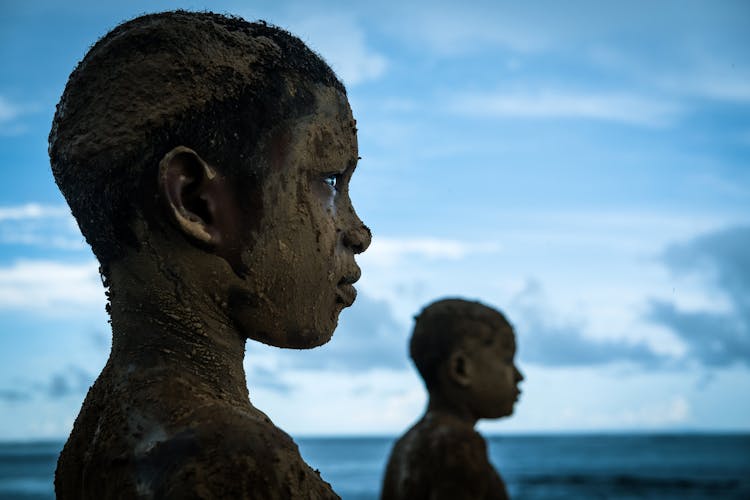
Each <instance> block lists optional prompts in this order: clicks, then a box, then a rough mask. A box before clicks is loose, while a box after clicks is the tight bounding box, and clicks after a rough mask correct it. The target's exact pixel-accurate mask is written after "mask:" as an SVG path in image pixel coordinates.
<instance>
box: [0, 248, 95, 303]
mask: <svg viewBox="0 0 750 500" xmlns="http://www.w3.org/2000/svg"><path fill="white" fill-rule="evenodd" d="M103 301H104V292H103V289H102V285H101V281H100V278H99V265H98V264H97V262H96V261H86V262H82V263H76V264H65V263H61V262H55V261H47V260H21V261H18V262H15V263H13V264H11V265H10V266H7V267H0V309H6V310H7V309H21V310H32V311H34V313H38V314H47V313H51V314H56V313H60V312H64V311H66V310H67V309H68V308H71V307H73V308H78V307H92V306H97V305H101V304H103Z"/></svg>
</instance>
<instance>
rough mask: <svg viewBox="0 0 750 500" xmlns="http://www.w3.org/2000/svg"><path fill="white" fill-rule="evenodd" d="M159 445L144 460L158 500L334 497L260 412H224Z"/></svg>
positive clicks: (292, 446) (325, 483) (281, 433)
mask: <svg viewBox="0 0 750 500" xmlns="http://www.w3.org/2000/svg"><path fill="white" fill-rule="evenodd" d="M223 410H224V413H223V415H220V416H219V415H214V417H213V419H203V420H202V422H203V423H202V424H201V425H200V426H198V427H195V428H189V429H185V430H183V431H181V432H179V433H177V434H174V435H172V436H171V437H170V438H169V439H167V440H165V441H163V442H161V443H158V445H156V446H154V448H153V450H151V451H150V453H149V454H148V457H147V458H146V459H145V460H142V461H141V466H142V470H143V469H145V470H148V469H151V471H152V475H151V477H152V478H153V480H152V481H151V482H150V485H151V488H152V490H151V491H152V492H153V494H154V496H156V497H165V498H238V499H242V498H255V499H288V498H305V499H307V498H310V499H336V498H338V496H337V495H336V494H335V493H334V492H333V490H332V488H331V486H330V484H328V483H327V482H326V481H324V480H323V479H322V478H321V477H320V475H319V473H317V472H316V471H313V470H312V469H311V468H310V467H309V466H308V465H307V464H306V463H305V461H304V460H303V459H302V456H301V455H300V453H299V449H298V448H297V445H296V444H295V443H294V441H293V440H292V438H291V437H289V435H288V434H286V433H285V432H284V431H282V430H281V429H279V428H278V427H276V426H275V425H274V424H273V423H272V422H271V421H270V420H268V418H267V417H265V415H263V414H262V413H261V412H257V413H253V414H250V415H248V414H246V412H239V414H234V412H233V411H232V410H231V409H229V410H227V409H226V408H224V409H223Z"/></svg>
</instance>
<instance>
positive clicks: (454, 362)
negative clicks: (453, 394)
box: [448, 349, 473, 387]
mask: <svg viewBox="0 0 750 500" xmlns="http://www.w3.org/2000/svg"><path fill="white" fill-rule="evenodd" d="M472 371H473V366H472V364H471V359H470V358H469V356H467V355H466V353H465V352H464V351H463V349H457V350H455V351H453V354H451V356H450V358H449V359H448V376H449V377H450V379H451V380H453V382H455V383H457V384H458V385H459V386H461V387H467V386H469V385H470V384H471V377H472Z"/></svg>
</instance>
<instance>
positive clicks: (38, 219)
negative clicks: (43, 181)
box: [0, 203, 86, 250]
mask: <svg viewBox="0 0 750 500" xmlns="http://www.w3.org/2000/svg"><path fill="white" fill-rule="evenodd" d="M0 244H15V245H31V246H39V247H46V248H56V249H62V250H83V249H85V248H86V244H85V243H84V240H83V237H82V236H81V233H80V232H79V230H78V226H77V225H76V222H75V220H74V219H73V216H72V215H71V214H70V210H68V207H66V206H65V205H42V204H39V203H26V204H24V205H16V206H5V207H0Z"/></svg>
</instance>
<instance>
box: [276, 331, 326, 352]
mask: <svg viewBox="0 0 750 500" xmlns="http://www.w3.org/2000/svg"><path fill="white" fill-rule="evenodd" d="M331 337H333V329H331V330H330V331H325V332H317V331H311V330H308V331H305V332H303V333H287V334H286V335H285V336H284V339H285V341H286V342H284V343H283V345H277V347H283V348H287V349H314V348H315V347H319V346H322V345H323V344H327V343H328V341H329V340H331Z"/></svg>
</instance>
